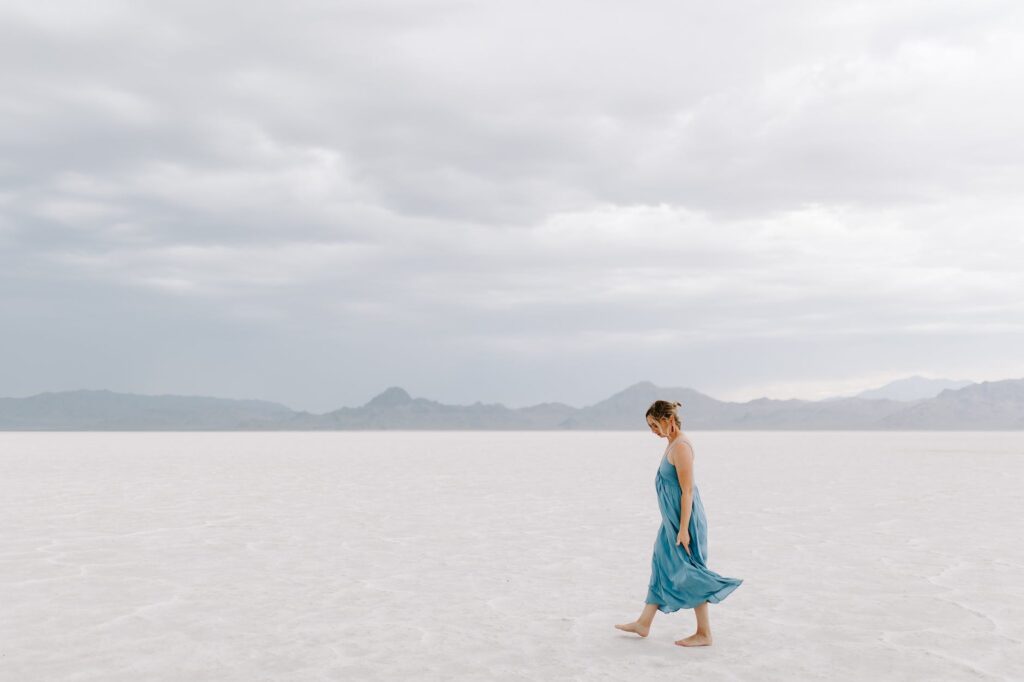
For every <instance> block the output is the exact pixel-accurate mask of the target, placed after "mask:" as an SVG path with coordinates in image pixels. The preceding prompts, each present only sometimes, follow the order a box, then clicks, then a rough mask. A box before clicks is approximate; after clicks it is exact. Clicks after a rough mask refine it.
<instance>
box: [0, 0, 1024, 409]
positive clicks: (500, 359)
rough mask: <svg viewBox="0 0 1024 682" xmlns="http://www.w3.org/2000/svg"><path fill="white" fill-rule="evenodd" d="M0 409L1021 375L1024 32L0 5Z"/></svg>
mask: <svg viewBox="0 0 1024 682" xmlns="http://www.w3.org/2000/svg"><path fill="white" fill-rule="evenodd" d="M0 62H2V65H0V325H2V333H0V395H2V396H25V395H31V394H34V393H38V392H42V391H55V390H67V389H76V388H109V389H111V390H118V391H131V392H138V393H178V394H202V395H214V396H222V397H245V398H262V399H268V400H275V401H279V402H283V403H285V404H287V405H289V406H291V407H294V408H297V409H308V410H312V411H318V412H319V411H326V410H329V409H333V408H337V407H340V406H343V405H360V404H363V403H365V402H366V401H367V400H369V399H370V398H371V397H373V396H374V395H376V394H377V393H379V392H380V391H382V390H384V389H385V388H387V387H388V386H392V385H398V386H402V387H403V388H405V389H406V390H408V391H409V392H410V393H411V394H412V395H413V396H418V397H419V396H422V397H427V398H432V399H436V400H441V401H443V402H449V403H472V402H475V401H477V400H480V401H483V402H503V403H505V404H506V405H510V406H521V405H527V404H534V403H537V402H543V401H562V402H567V403H570V404H573V405H579V406H582V405H586V404H591V403H593V402H596V401H598V400H600V399H603V398H605V397H607V396H608V395H610V394H612V393H614V392H616V391H618V390H621V389H622V388H624V387H626V386H628V385H630V384H632V383H635V382H637V381H640V380H650V381H654V382H655V383H657V384H659V385H664V386H688V387H692V388H695V389H697V390H700V391H703V392H705V393H708V394H710V395H712V396H715V397H718V398H722V399H733V400H746V399H750V398H755V397H758V396H763V395H767V396H770V397H778V398H788V397H798V398H809V399H816V398H821V397H824V396H828V395H833V394H839V393H845V392H850V391H857V390H861V389H865V388H870V387H874V386H877V385H880V384H882V383H885V382H886V381H889V380H892V379H897V378H901V377H905V376H908V375H911V374H923V375H926V376H933V377H948V378H952V379H972V380H975V381H980V380H986V379H1003V378H1018V377H1022V376H1024V352H1022V351H1021V349H1022V348H1024V268H1022V265H1021V264H1022V263H1024V229H1022V227H1024V192H1022V189H1024V77H1022V74H1024V3H1020V2H1018V1H1015V0H1008V1H1006V2H986V1H984V0H972V1H971V2H962V1H958V2H944V1H942V0H920V1H915V2H903V1H900V0H888V1H885V2H877V3H865V2H850V1H849V0H844V1H842V2H827V1H823V0H813V1H808V2H699V3H698V2H681V1H680V0H670V1H666V2H647V1H633V2H603V1H599V0H587V1H585V2H584V1H581V2H566V1H563V0H546V1H545V2H533V1H524V0H517V1H516V2H459V1H451V2H429V1H418V2H394V1H390V0H366V1H365V2H327V1H301V0H300V1H295V0H293V1H292V2H288V3H279V2H278V3H266V2H260V1H250V2H247V3H243V4H239V3H216V2H210V1H209V0H203V1H202V2H192V1H182V0H175V2H162V3H155V2H142V1H140V0H126V1H124V2H112V1H107V0H92V1H91V2H87V3H86V2H80V1H78V0H75V1H72V2H55V1H52V0H51V1H49V2H38V1H35V0H31V1H30V0H25V1H20V0H0Z"/></svg>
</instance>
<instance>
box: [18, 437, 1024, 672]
mask: <svg viewBox="0 0 1024 682" xmlns="http://www.w3.org/2000/svg"><path fill="white" fill-rule="evenodd" d="M688 433H689V434H690V436H691V438H692V440H693V442H694V445H695V450H696V456H697V459H696V465H695V475H696V480H697V484H698V485H699V486H700V490H701V494H702V497H703V500H704V505H705V509H706V511H707V515H708V523H709V538H708V539H709V562H708V563H709V566H710V567H711V568H712V569H713V570H715V571H717V572H719V573H721V574H723V575H726V576H730V577H739V578H743V579H744V584H743V585H742V586H741V587H740V588H739V589H738V590H736V592H734V593H733V594H732V595H731V596H729V598H728V599H726V600H725V601H724V602H722V603H721V604H717V605H712V606H711V607H710V612H711V623H712V628H713V632H714V637H715V642H714V645H713V646H711V647H705V648H697V649H687V648H682V647H678V646H675V645H673V641H674V640H675V639H679V638H680V637H682V636H685V635H688V634H690V633H691V632H692V631H693V628H694V620H693V612H692V611H689V610H683V611H679V612H677V613H674V614H671V615H665V614H658V616H657V617H656V618H655V621H654V627H653V628H652V631H651V635H650V636H649V637H648V638H647V639H640V638H638V637H636V636H634V635H629V634H626V633H623V632H620V631H618V630H616V629H614V624H615V623H621V622H624V621H627V620H630V619H632V618H635V617H636V615H637V614H638V613H639V611H640V609H641V608H642V606H643V603H642V602H643V598H644V596H645V595H646V589H647V581H648V578H649V575H650V574H649V570H650V559H651V550H652V548H653V543H654V538H655V533H656V532H657V528H658V524H659V516H658V509H657V501H656V498H655V492H654V476H655V471H656V469H657V466H658V461H659V458H660V456H661V454H662V452H663V450H664V444H665V441H663V440H659V439H657V438H655V437H654V436H653V435H650V434H648V433H646V432H643V431H638V432H636V433H622V432H585V433H569V432H530V433H523V432H429V431H428V432H362V433H352V432H349V433H269V434H268V433H0V537H2V538H3V544H2V546H0V679H2V680H3V681H4V682H7V681H11V682H15V681H16V682H22V681H24V682H35V681H37V680H40V681H41V680H46V681H47V682H57V681H61V680H67V681H71V680H74V681H76V682H77V681H85V680H96V681H101V680H102V681H103V682H119V681H125V682H128V681H130V682H138V681H139V680H147V681H155V680H175V681H178V680H187V681H189V682H195V681H200V680H211V681H212V680H216V681H218V682H226V681H234V680H238V681H240V682H252V681H253V680H303V681H315V680H588V681H589V680H622V679H635V680H642V679H650V680H668V679H697V680H702V681H705V682H711V681H714V680H744V681H747V680H757V681H759V682H768V681H771V680H779V681H782V680H785V681H787V682H789V681H791V680H825V679H828V680H858V681H859V680H1022V679H1024V546H1022V538H1024V532H1022V531H1024V493H1022V489H1021V486H1022V483H1024V476H1022V474H1024V433H1005V432H1004V433H998V432H990V433H963V432H943V433H936V432H931V433H928V432H903V433H879V432H874V433H865V432H699V431H688Z"/></svg>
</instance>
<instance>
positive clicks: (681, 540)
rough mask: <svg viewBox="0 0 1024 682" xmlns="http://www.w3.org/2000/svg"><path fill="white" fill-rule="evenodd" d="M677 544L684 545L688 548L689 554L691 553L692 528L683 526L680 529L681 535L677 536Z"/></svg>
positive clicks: (684, 547)
mask: <svg viewBox="0 0 1024 682" xmlns="http://www.w3.org/2000/svg"><path fill="white" fill-rule="evenodd" d="M676 544H677V545H682V546H683V549H685V550H686V553H687V554H690V553H691V552H690V529H689V528H683V529H682V530H680V531H679V535H677V536H676Z"/></svg>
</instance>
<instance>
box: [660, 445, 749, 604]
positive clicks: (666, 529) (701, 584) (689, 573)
mask: <svg viewBox="0 0 1024 682" xmlns="http://www.w3.org/2000/svg"><path fill="white" fill-rule="evenodd" d="M654 487H655V489H656V490H657V491H658V507H660V509H661V528H660V529H659V530H658V537H657V538H656V539H655V541H654V557H653V558H652V559H651V581H650V584H649V585H648V587H647V599H646V603H648V604H657V605H658V610H659V611H661V612H662V613H672V612H673V611H678V610H679V609H692V608H693V607H694V606H699V605H700V604H702V603H704V602H706V601H707V602H711V603H712V604H717V603H718V602H720V601H722V600H723V599H725V598H726V597H728V596H729V594H731V593H732V591H733V590H735V589H736V588H737V587H739V586H740V585H741V584H742V583H743V580H742V579H741V578H727V577H725V576H722V575H719V574H717V573H715V572H714V571H712V570H710V569H708V567H707V558H708V523H707V518H706V517H705V515H704V505H703V504H702V503H701V501H700V491H699V490H698V489H697V484H696V483H694V484H693V509H692V511H691V512H690V526H689V528H690V552H691V553H692V554H691V553H687V551H686V548H685V547H683V546H682V545H679V544H676V536H677V535H678V534H679V516H680V514H679V512H680V504H681V503H682V499H681V497H682V494H683V493H682V489H681V488H680V487H679V478H678V476H677V475H676V468H675V466H674V465H673V464H672V463H671V462H669V461H668V456H667V453H666V456H665V457H662V458H661V464H660V465H659V466H658V475H657V477H656V478H655V479H654Z"/></svg>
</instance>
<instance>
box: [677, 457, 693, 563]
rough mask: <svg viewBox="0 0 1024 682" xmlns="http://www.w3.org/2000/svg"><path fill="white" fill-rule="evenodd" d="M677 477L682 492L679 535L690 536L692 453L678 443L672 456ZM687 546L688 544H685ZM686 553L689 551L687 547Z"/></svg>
mask: <svg viewBox="0 0 1024 682" xmlns="http://www.w3.org/2000/svg"><path fill="white" fill-rule="evenodd" d="M672 458H673V460H674V462H673V463H674V464H675V467H676V476H678V477H679V489H680V490H682V491H683V495H682V500H681V502H680V507H679V535H680V536H682V535H683V534H684V533H685V534H686V537H687V538H689V535H690V513H691V512H692V511H693V451H692V450H691V449H690V446H689V444H687V443H684V442H680V443H678V444H677V445H676V446H675V452H674V453H673V455H672ZM686 544H687V545H689V542H687V543H686ZM686 551H690V548H689V547H688V546H687V548H686Z"/></svg>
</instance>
